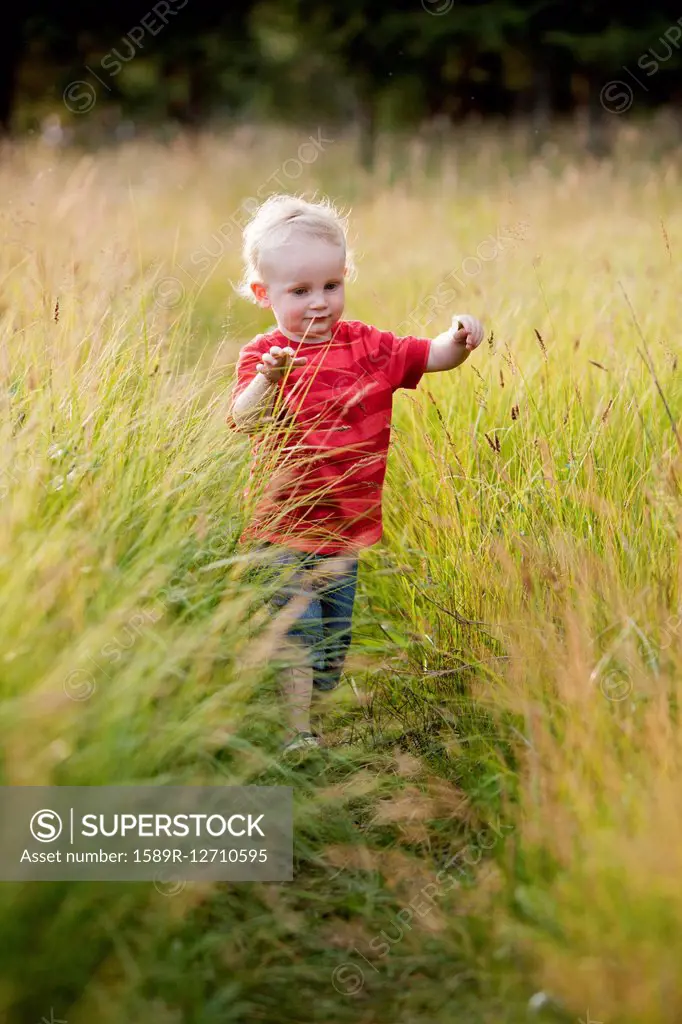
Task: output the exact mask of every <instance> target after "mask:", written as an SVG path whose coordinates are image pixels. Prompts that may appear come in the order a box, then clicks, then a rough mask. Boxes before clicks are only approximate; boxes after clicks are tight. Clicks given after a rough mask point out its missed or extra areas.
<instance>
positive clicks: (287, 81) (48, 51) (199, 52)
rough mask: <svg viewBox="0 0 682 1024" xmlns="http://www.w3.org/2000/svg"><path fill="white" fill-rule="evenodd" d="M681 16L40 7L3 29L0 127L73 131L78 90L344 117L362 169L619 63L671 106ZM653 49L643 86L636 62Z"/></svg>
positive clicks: (591, 80) (177, 103)
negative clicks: (436, 123) (401, 141)
mask: <svg viewBox="0 0 682 1024" xmlns="http://www.w3.org/2000/svg"><path fill="white" fill-rule="evenodd" d="M679 13H680V12H679V10H678V9H677V8H676V7H674V6H673V4H672V2H671V0H663V2H662V3H659V4H657V5H643V6H639V7H632V8H628V7H625V8H621V7H618V8H616V7H615V6H613V7H611V5H609V4H595V3H593V2H588V0H582V2H580V3H575V4H572V3H569V2H568V0H534V2H530V3H529V2H526V3H521V2H514V0H493V2H489V3H483V2H480V0H473V2H468V3H457V4H455V3H454V2H453V0H421V3H417V2H415V0H396V2H394V3H392V4H391V5H390V6H386V5H385V4H383V3H380V2H379V0H349V2H347V3H344V4H343V5H332V4H329V5H324V4H319V3H318V2H312V0H255V2H254V0H252V2H246V3H241V4H233V5H229V6H225V7H223V6H213V5H209V4H206V3H200V2H192V3H189V2H188V0H163V2H160V3H156V4H155V5H154V6H153V7H152V8H149V7H148V6H147V5H146V4H142V3H140V2H139V0H124V2H121V3H117V4H116V5H114V4H110V3H100V4H97V5H90V4H86V3H85V2H75V3H70V4H66V5H65V4H58V3H56V2H55V0H38V2H35V3H33V4H32V5H30V6H29V8H28V10H27V11H26V12H25V13H19V12H15V13H13V14H11V15H10V16H9V19H8V22H7V23H6V24H5V25H4V32H3V39H2V41H0V56H2V61H0V64H2V73H0V125H3V124H4V126H5V128H9V127H10V125H12V126H13V127H14V128H15V129H18V130H20V131H21V130H23V129H26V128H27V127H30V126H31V125H33V127H35V126H36V125H37V123H38V122H39V120H40V119H41V118H42V117H44V116H45V114H46V113H49V112H56V113H59V115H60V116H61V117H62V118H66V119H67V120H72V121H75V122H78V121H79V115H80V114H83V113H89V108H88V107H87V104H85V103H80V105H79V104H77V103H69V102H68V101H66V102H65V101H64V96H65V90H66V89H68V88H69V86H70V84H71V83H73V82H80V81H81V80H84V81H87V82H88V83H89V85H88V88H90V89H92V88H95V89H97V90H98V99H99V98H100V97H101V100H102V103H100V104H99V105H98V113H99V114H100V115H101V113H102V111H103V110H105V109H106V108H107V107H108V106H111V107H113V108H114V114H113V115H112V116H118V117H119V118H120V119H124V118H134V119H135V120H136V121H152V122H153V121H158V120H165V119H170V120H171V121H175V122H177V123H179V124H182V125H185V126H190V127H192V126H195V127H196V126H198V125H200V124H205V123H206V122H207V121H209V120H210V119H215V118H219V119H228V120H230V121H234V120H236V119H239V120H243V119H247V120H248V119H250V118H253V117H265V118H268V119H280V120H284V121H290V122H291V121H295V122H300V121H302V120H303V121H312V122H315V123H320V122H321V121H322V122H329V121H330V120H332V121H339V122H344V123H348V122H349V121H351V120H354V121H356V122H357V123H358V124H359V125H360V126H361V128H362V130H363V134H364V136H365V145H364V157H365V158H366V159H367V160H368V161H370V162H371V159H372V155H373V138H374V137H375V136H376V133H377V132H378V131H379V130H380V129H381V128H395V127H407V126H409V125H413V124H416V123H418V122H420V121H423V120H425V119H429V118H433V117H438V116H442V117H444V118H446V119H448V120H450V121H456V120H459V119H461V118H463V117H465V116H467V115H470V114H471V113H476V114H493V115H502V116H509V115H512V114H524V113H528V112H529V111H536V112H537V111H547V110H549V111H557V112H566V111H569V110H571V109H574V108H575V107H578V106H581V105H583V104H584V103H585V102H586V101H587V100H589V99H590V98H592V99H594V98H595V97H598V96H599V95H600V90H601V88H602V87H603V86H604V84H605V83H607V82H609V81H610V80H612V79H613V78H614V77H615V76H616V75H619V76H620V77H621V78H622V77H623V66H624V65H625V64H626V62H632V63H633V65H634V70H633V74H634V75H635V77H636V78H638V79H643V78H644V77H646V79H647V81H646V87H645V88H642V89H640V90H639V94H638V102H639V103H640V104H642V105H644V106H655V105H658V104H661V103H667V102H670V101H676V100H678V99H679V85H678V84H677V79H678V76H677V71H678V70H679V67H680V53H679V44H678V40H679V39H680V38H682V28H680V25H679V21H678V18H679ZM650 51H651V52H652V53H655V54H658V56H657V57H656V56H654V57H652V56H651V55H650V56H649V57H648V64H647V68H648V70H647V72H646V76H645V75H644V74H643V72H642V70H641V67H642V65H640V67H639V68H637V66H636V62H637V60H638V58H639V59H642V58H643V57H645V56H646V55H647V54H649V53H650ZM652 68H654V70H651V69H652ZM626 71H627V68H626ZM631 77H632V76H631ZM593 106H594V104H593ZM65 107H66V109H65Z"/></svg>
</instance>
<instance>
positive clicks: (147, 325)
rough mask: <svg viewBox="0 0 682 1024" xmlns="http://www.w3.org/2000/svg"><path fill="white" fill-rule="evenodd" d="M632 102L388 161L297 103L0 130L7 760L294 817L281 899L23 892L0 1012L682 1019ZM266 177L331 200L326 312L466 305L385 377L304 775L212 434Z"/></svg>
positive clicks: (677, 423) (667, 230)
mask: <svg viewBox="0 0 682 1024" xmlns="http://www.w3.org/2000/svg"><path fill="white" fill-rule="evenodd" d="M618 127H619V131H618V137H617V144H616V148H615V150H614V155H613V157H612V158H611V159H608V160H603V161H600V162H597V161H594V160H592V159H590V158H588V157H587V156H586V155H585V154H584V152H583V151H582V149H581V145H580V140H579V138H578V137H577V136H576V135H575V133H574V132H573V131H572V130H571V129H570V128H568V129H565V130H560V129H557V131H556V134H555V137H554V138H553V139H552V140H551V141H549V142H548V143H547V144H546V145H545V146H544V148H542V149H541V150H540V151H539V152H537V153H535V155H529V152H528V149H527V147H526V145H525V141H524V137H523V136H522V135H519V136H517V135H515V134H514V132H512V131H509V132H503V131H501V130H500V129H492V128H491V129H487V128H481V127H476V126H472V127H469V128H463V129H462V131H461V132H459V133H457V134H453V137H452V139H451V140H448V141H447V143H446V144H444V145H440V146H433V145H431V144H430V143H428V142H426V141H423V140H420V139H416V138H415V139H409V138H404V139H384V140H382V143H381V146H380V153H379V160H378V163H377V167H376V169H375V171H374V172H373V173H372V174H368V173H366V172H364V171H362V170H361V169H359V168H358V166H357V163H356V160H355V150H354V148H353V144H352V140H351V139H349V138H347V137H346V136H344V135H343V134H342V133H335V132H333V131H332V132H324V133H322V134H321V135H319V134H318V132H319V130H318V128H317V126H313V128H311V129H306V130H304V129H301V130H300V131H296V130H294V129H288V130H285V129H282V128H276V127H269V128H268V127H250V126H243V127H241V128H239V129H235V130H234V131H233V132H231V133H226V134H224V135H220V134H217V133H216V134H210V133H206V134H204V135H203V136H199V137H196V138H193V139H190V138H185V137H182V136H179V137H177V138H176V139H174V140H172V141H168V142H161V141H155V140H154V139H151V138H150V139H145V138H140V139H136V140H132V141H129V142H127V143H125V144H121V145H119V146H116V147H111V148H108V149H102V150H99V151H93V152H89V151H87V150H85V149H76V148H73V149H59V148H51V147H49V146H48V145H46V144H43V143H41V142H40V141H37V140H27V141H26V142H19V143H14V144H11V145H10V144H7V145H6V146H5V147H3V149H2V151H0V195H2V207H1V209H0V221H1V225H2V239H3V243H2V247H1V248H0V282H1V286H0V345H1V349H0V352H1V362H0V374H1V376H2V390H1V398H2V415H1V417H0V445H1V448H2V464H1V465H2V476H1V477H0V497H1V500H0V517H1V519H2V523H1V526H0V716H1V726H0V728H1V736H2V742H1V744H0V750H1V754H0V779H1V782H2V785H4V786H37V785H89V786H97V785H112V784H123V783H132V784H135V783H142V782H145V783H146V782H150V781H153V782H158V783H168V784H170V783H175V784H204V785H239V784H250V785H285V786H292V787H293V792H294V808H295V810H294V826H295V827H294V834H295V837H294V862H295V877H294V881H293V882H289V883H257V882H248V883H241V884H229V883H212V884H209V883H202V884H199V883H192V882H187V883H186V884H184V885H182V886H174V887H170V888H168V889H167V890H164V888H163V886H159V885H152V884H151V883H141V882H138V883H92V882H90V883H88V882H79V883H77V882H60V883H46V882H41V883H32V884H23V885H20V884H17V883H9V882H5V883H4V884H3V885H2V887H0V949H1V950H2V956H1V963H2V975H1V976H0V1017H1V1018H2V1020H6V1021H7V1022H8V1024H33V1022H36V1021H40V1020H41V1019H45V1020H52V1021H53V1022H54V1021H58V1020H63V1021H68V1024H90V1022H92V1021H93V1020H96V1021H98V1022H100V1024H120V1022H121V1021H124V1020H125V1021H132V1022H138V1021H140V1022H141V1021H153V1022H154V1024H180V1022H185V1021H192V1022H195V1024H218V1022H220V1024H230V1022H235V1024H237V1022H243V1021H247V1020H248V1021H252V1020H256V1021H263V1022H266V1021H267V1022H269V1021H291V1022H298V1021H301V1022H302V1021H316V1022H317V1021H319V1022H323V1021H334V1022H337V1024H343V1022H346V1021H348V1022H351V1021H353V1022H364V1024H373V1022H382V1024H383V1022H386V1024H389V1022H391V1024H396V1022H409V1024H421V1022H424V1024H426V1022H427V1021H428V1022H429V1024H433V1022H442V1024H446V1022H448V1024H449V1022H451V1021H453V1020H457V1021H466V1022H467V1024H469V1022H471V1024H479V1022H480V1024H517V1022H523V1021H527V1020H531V1019H532V1020H543V1021H544V1020H548V1021H549V1020H552V1021H565V1022H569V1021H574V1022H577V1021H579V1020H582V1021H585V1022H587V1021H592V1022H593V1024H595V1022H603V1024H616V1022H617V1024H636V1022H643V1021H646V1022H647V1024H673V1022H677V1021H679V1020H680V1019H682V990H681V989H680V986H679V982H678V975H679V963H680V958H681V954H682V891H681V890H680V885H679V878H680V875H681V874H682V807H681V805H680V800H679V792H680V788H681V787H682V722H681V721H680V697H681V688H682V672H681V668H682V654H681V649H680V638H681V635H682V629H681V624H682V563H681V561H680V537H681V528H682V514H681V513H682V509H681V504H680V496H681V489H680V488H681V484H680V481H681V479H682V437H681V432H682V425H681V421H682V385H681V382H680V367H679V359H680V345H679V340H678V339H677V337H676V330H677V329H676V327H675V323H676V315H677V310H678V308H679V295H680V293H681V291H682V278H681V275H680V270H679V252H680V247H681V246H682V204H680V191H681V188H682V150H680V148H679V147H678V148H676V147H675V146H674V145H671V144H670V139H669V137H668V136H666V135H665V133H663V134H662V135H661V134H660V133H658V134H657V133H656V132H654V131H652V130H650V128H649V127H648V126H647V125H646V124H643V125H638V124H637V123H636V122H634V121H633V122H629V123H626V122H623V123H622V124H620V125H619V126H618ZM316 140H317V141H316ZM320 140H322V141H320ZM303 147H306V148H303ZM280 189H283V190H286V191H292V192H297V193H303V194H305V195H307V196H312V195H315V194H323V195H328V196H330V197H331V198H332V199H334V200H335V201H336V202H337V203H338V204H339V205H340V206H341V207H343V208H344V209H345V210H346V211H347V212H349V214H350V223H351V239H350V241H351V244H352V245H353V247H354V248H355V251H356V260H357V264H358V276H357V280H356V281H355V282H353V283H352V284H351V285H350V286H349V288H348V301H347V307H346V316H347V317H348V318H351V319H354V318H357V319H363V320H366V321H368V322H370V323H374V324H376V325H377V326H380V327H383V328H386V329H393V330H397V329H398V328H399V327H401V328H402V329H401V333H413V334H418V335H426V336H433V335H435V334H437V333H439V332H440V331H442V330H444V329H445V328H446V327H447V326H448V325H449V323H450V320H451V317H452V315H453V314H454V313H456V312H468V313H472V314H474V315H475V316H478V317H480V318H481V319H482V320H483V321H484V322H485V324H486V329H487V336H486V340H485V341H484V343H483V344H482V345H481V346H480V348H479V349H478V350H477V351H476V352H475V353H474V354H473V355H472V356H471V357H470V358H469V360H468V361H467V362H466V363H465V364H464V366H463V367H461V368H460V369H457V370H455V371H452V372H451V373H447V374H433V375H426V376H425V377H424V378H423V379H422V382H421V383H420V385H419V387H418V389H417V390H416V391H410V392H408V391H399V392H397V393H396V396H395V400H394V430H393V438H392V447H391V452H390V456H389V466H388V473H387V482H386V486H385V491H384V537H383V539H382V541H381V542H380V544H378V545H376V546H375V547H373V548H371V549H368V550H367V551H365V552H363V554H362V558H361V565H360V578H359V590H358V598H357V603H356V608H355V618H354V639H353V645H352V648H351V653H350V656H349V658H348V662H347V665H346V673H345V676H344V685H343V686H342V687H341V688H340V689H339V691H337V692H336V693H335V694H333V695H330V696H329V697H328V698H327V699H326V700H325V702H324V704H323V705H321V706H320V707H319V708H318V711H317V714H318V716H319V721H320V727H321V729H322V731H323V734H324V737H325V744H326V745H325V746H324V747H323V748H322V749H321V750H319V751H316V752H313V753H311V754H309V755H306V756H305V757H302V758H301V759H300V760H298V761H294V762H292V763H288V762H283V761H282V759H281V758H280V757H279V754H278V750H279V744H280V738H281V735H282V728H283V722H282V710H281V705H280V702H279V701H278V697H277V674H276V671H275V670H274V669H273V664H274V658H275V655H276V651H277V645H278V641H279V637H280V636H281V632H282V625H281V622H278V621H277V620H276V621H274V622H270V621H266V618H265V616H264V612H263V608H262V595H261V593H260V592H259V589H258V586H256V585H254V583H253V580H252V579H251V577H250V576H249V575H248V574H247V573H245V571H244V562H243V560H242V559H240V557H239V549H238V546H237V538H238V536H239V533H240V531H241V529H242V527H243V525H244V517H245V515H246V514H247V510H245V508H244V504H243V501H242V497H241V494H242V489H243V486H244V483H245V480H246V474H247V473H248V464H249V462H248V460H249V441H248V438H246V437H245V436H244V435H239V434H237V433H235V432H233V431H230V430H228V429H227V427H226V424H225V416H226V412H227V407H228V403H229V392H230V387H231V385H232V383H233V374H234V364H235V360H236V357H237V353H238V351H239V348H240V347H241V346H242V345H243V344H244V343H245V342H246V341H247V340H249V339H250V338H252V337H253V336H254V335H255V334H256V333H259V332H260V331H263V330H264V329H266V328H267V327H268V326H269V324H270V321H269V319H268V316H267V313H265V312H263V311H261V310H259V309H258V308H257V307H255V306H252V305H250V304H248V303H246V302H244V301H243V300H242V299H240V298H238V297H237V296H236V294H235V292H234V290H233V284H236V283H237V281H238V279H239V276H240V273H241V265H240V251H239V242H240V239H239V231H240V225H241V224H243V223H244V220H245V216H246V215H248V209H249V201H250V200H253V197H263V196H265V195H267V194H269V193H270V192H272V191H278V190H280ZM245 203H246V205H244V204H245ZM351 682H352V685H351ZM5 827H6V828H7V827H11V824H9V825H8V823H5Z"/></svg>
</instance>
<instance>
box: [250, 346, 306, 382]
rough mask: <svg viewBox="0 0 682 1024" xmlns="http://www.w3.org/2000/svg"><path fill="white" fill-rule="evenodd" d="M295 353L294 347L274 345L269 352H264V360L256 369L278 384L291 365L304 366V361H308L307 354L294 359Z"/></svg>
mask: <svg viewBox="0 0 682 1024" xmlns="http://www.w3.org/2000/svg"><path fill="white" fill-rule="evenodd" d="M293 354H294V350H293V348H290V347H289V346H288V345H287V347H286V348H280V347H279V345H273V346H272V348H271V349H270V351H269V352H265V353H264V354H263V356H262V362H260V363H258V365H257V366H256V370H257V371H258V373H262V374H263V376H264V377H265V378H266V379H267V380H269V381H270V383H271V384H276V383H277V382H278V381H279V380H281V379H282V377H283V376H284V374H285V373H286V372H287V370H288V369H289V367H290V366H303V364H304V363H307V362H308V360H307V358H306V356H298V357H297V358H296V359H292V358H291V357H292V356H293Z"/></svg>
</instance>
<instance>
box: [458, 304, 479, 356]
mask: <svg viewBox="0 0 682 1024" xmlns="http://www.w3.org/2000/svg"><path fill="white" fill-rule="evenodd" d="M452 329H453V331H454V334H453V336H452V337H453V339H454V341H455V342H457V344H459V345H466V347H467V351H469V352H473V350H474V349H475V348H478V346H479V345H480V344H481V342H482V341H483V337H484V335H485V329H484V327H483V324H482V323H481V321H480V320H477V319H476V317H475V316H469V315H468V314H466V313H457V314H456V315H455V316H453V318H452Z"/></svg>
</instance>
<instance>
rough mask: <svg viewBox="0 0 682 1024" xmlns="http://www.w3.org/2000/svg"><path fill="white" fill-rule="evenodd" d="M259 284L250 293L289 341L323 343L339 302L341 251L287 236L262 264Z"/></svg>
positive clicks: (339, 309) (338, 311)
mask: <svg viewBox="0 0 682 1024" xmlns="http://www.w3.org/2000/svg"><path fill="white" fill-rule="evenodd" d="M262 274H263V282H262V283H261V284H253V285H252V286H251V287H252V290H253V293H254V295H255V296H256V298H257V299H258V302H259V304H260V305H261V306H263V307H267V306H271V307H272V309H273V312H274V314H275V317H276V319H277V326H278V327H279V329H280V330H281V331H282V332H283V333H284V334H285V335H291V336H292V339H293V340H295V341H301V340H302V338H303V336H304V335H305V337H306V338H310V339H311V340H312V339H314V340H315V341H329V339H330V338H331V335H332V330H333V329H334V326H335V325H336V322H337V321H338V320H339V319H340V317H341V315H342V314H343V307H344V302H345V289H344V276H345V260H344V254H343V249H341V248H340V247H339V246H338V245H333V244H332V243H331V242H326V241H324V240H323V239H315V238H298V239H297V238H293V239H291V240H290V241H289V242H287V243H286V244H285V245H282V246H280V248H278V249H277V251H276V252H271V253H266V254H265V255H264V258H263V261H262Z"/></svg>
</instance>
